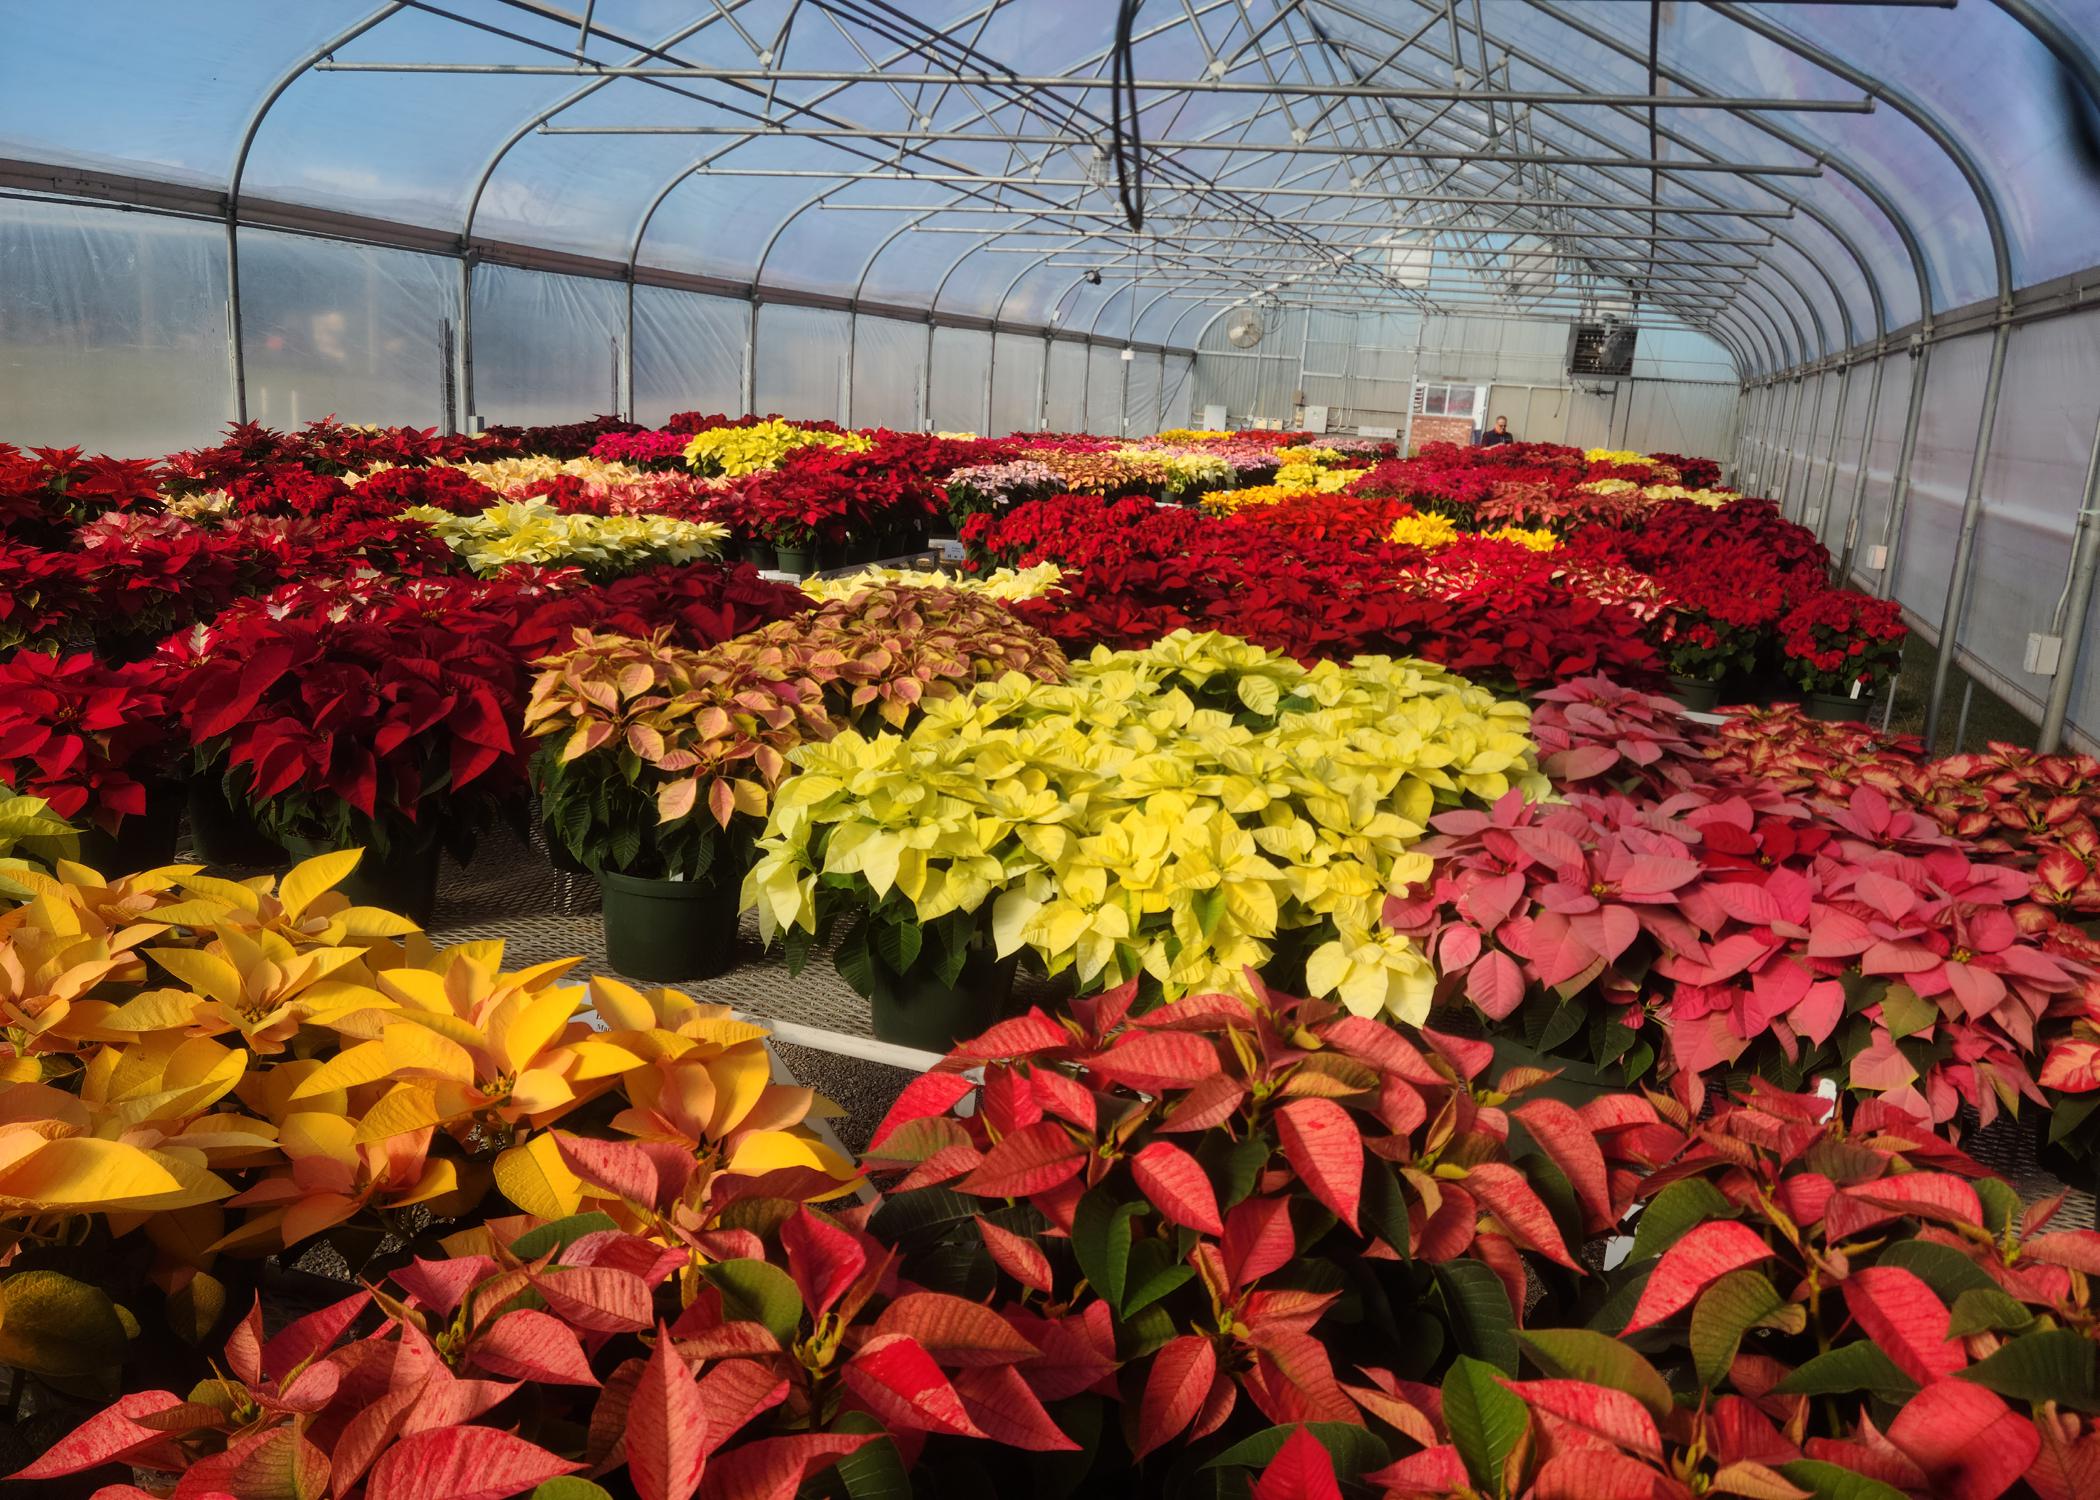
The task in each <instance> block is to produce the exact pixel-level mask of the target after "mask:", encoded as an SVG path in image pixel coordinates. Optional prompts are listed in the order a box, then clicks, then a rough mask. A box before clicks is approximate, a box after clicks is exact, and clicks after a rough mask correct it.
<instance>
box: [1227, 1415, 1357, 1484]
mask: <svg viewBox="0 0 2100 1500" xmlns="http://www.w3.org/2000/svg"><path fill="white" fill-rule="evenodd" d="M1298 1427H1299V1424H1298V1423H1296V1422H1290V1423H1286V1424H1284V1425H1283V1426H1281V1427H1267V1428H1264V1429H1262V1430H1261V1431H1260V1432H1257V1433H1255V1434H1254V1435H1253V1436H1252V1437H1244V1438H1241V1439H1240V1440H1239V1441H1238V1442H1236V1443H1234V1444H1233V1445H1232V1446H1231V1447H1230V1448H1227V1449H1226V1450H1225V1451H1224V1452H1223V1453H1220V1454H1219V1455H1218V1456H1217V1457H1216V1458H1213V1459H1211V1460H1209V1461H1208V1462H1207V1463H1205V1464H1204V1465H1203V1467H1204V1468H1206V1469H1235V1468H1236V1469H1264V1468H1267V1467H1268V1465H1269V1461H1270V1460H1271V1459H1273V1458H1275V1457H1276V1455H1277V1454H1278V1453H1280V1452H1282V1451H1283V1445H1284V1442H1285V1441H1286V1440H1287V1439H1288V1438H1289V1437H1290V1435H1291V1434H1292V1433H1294V1432H1296V1431H1297V1430H1298ZM1304 1427H1305V1430H1306V1431H1307V1432H1309V1433H1311V1434H1312V1435H1313V1436H1314V1437H1315V1438H1317V1439H1319V1441H1320V1446H1321V1447H1323V1448H1325V1449H1326V1450H1327V1456H1328V1457H1329V1458H1331V1459H1333V1460H1334V1469H1335V1477H1337V1478H1338V1479H1340V1480H1341V1481H1342V1482H1343V1483H1344V1484H1347V1483H1349V1482H1351V1481H1352V1480H1354V1479H1356V1478H1357V1477H1358V1476H1360V1475H1363V1474H1368V1473H1370V1472H1371V1471H1372V1470H1373V1469H1382V1468H1384V1467H1385V1466H1386V1465H1387V1464H1389V1463H1391V1462H1392V1454H1391V1451H1390V1450H1389V1449H1387V1447H1386V1446H1385V1444H1384V1443H1383V1442H1381V1441H1380V1440H1379V1439H1378V1438H1377V1437H1376V1436H1375V1435H1373V1434H1372V1433H1371V1432H1370V1431H1369V1430H1367V1429H1365V1428H1362V1427H1358V1426H1355V1425H1354V1424H1352V1423H1349V1422H1307V1423H1305V1424H1304Z"/></svg>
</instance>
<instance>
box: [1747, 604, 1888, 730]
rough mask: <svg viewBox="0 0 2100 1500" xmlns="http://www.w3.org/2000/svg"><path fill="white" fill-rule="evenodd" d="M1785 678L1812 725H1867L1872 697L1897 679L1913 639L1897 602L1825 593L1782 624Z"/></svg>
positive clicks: (1799, 605) (1798, 608) (1797, 609)
mask: <svg viewBox="0 0 2100 1500" xmlns="http://www.w3.org/2000/svg"><path fill="white" fill-rule="evenodd" d="M1779 630H1780V649H1781V651H1782V653H1783V655H1784V661H1785V668H1786V675H1787V677H1788V678H1789V679H1790V680H1792V681H1793V682H1794V684H1795V685H1796V686H1798V687H1799V688H1800V689H1801V691H1802V693H1803V694H1804V695H1805V697H1804V703H1803V707H1804V708H1805V709H1806V711H1807V713H1808V716H1809V717H1810V718H1811V719H1826V720H1849V721H1852V722H1857V723H1863V722H1864V721H1865V720H1866V717H1867V709H1868V707H1869V706H1870V705H1871V704H1872V703H1873V701H1874V691H1875V689H1876V688H1878V687H1880V686H1881V684H1882V683H1884V682H1886V681H1888V680H1889V679H1890V678H1891V677H1894V676H1895V675H1896V670H1897V668H1898V667H1899V666H1901V665H1902V662H1903V638H1904V637H1905V636H1906V635H1908V634H1909V633H1910V631H1909V628H1908V627H1907V626H1905V625H1904V623H1903V611H1902V610H1901V608H1899V607H1898V605H1897V604H1896V602H1895V601H1894V600H1893V599H1876V598H1874V597H1872V596H1871V595H1867V594H1862V593H1859V592H1858V591H1857V590H1854V589H1822V590H1819V591H1818V592H1816V593H1813V594H1811V595H1809V597H1808V598H1806V599H1804V600H1802V601H1801V602H1800V603H1799V604H1797V605H1795V606H1794V608H1793V609H1792V610H1791V611H1789V612H1788V614H1787V615H1786V616H1785V618H1784V619H1782V620H1781V621H1780V623H1779Z"/></svg>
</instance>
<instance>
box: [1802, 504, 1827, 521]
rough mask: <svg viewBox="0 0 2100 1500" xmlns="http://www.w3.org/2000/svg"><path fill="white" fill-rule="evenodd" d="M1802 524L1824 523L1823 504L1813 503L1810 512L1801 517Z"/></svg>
mask: <svg viewBox="0 0 2100 1500" xmlns="http://www.w3.org/2000/svg"><path fill="white" fill-rule="evenodd" d="M1801 524H1802V525H1803V526H1820V525H1822V524H1823V507H1822V506H1820V505H1811V506H1810V507H1809V508H1808V513H1807V514H1806V515H1804V516H1802V518H1801Z"/></svg>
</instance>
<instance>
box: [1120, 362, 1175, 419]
mask: <svg viewBox="0 0 2100 1500" xmlns="http://www.w3.org/2000/svg"><path fill="white" fill-rule="evenodd" d="M1159 362H1160V357H1159V356H1158V355H1157V354H1153V353H1149V352H1140V353H1139V354H1138V355H1137V356H1136V357H1135V358H1134V359H1132V360H1131V361H1130V364H1129V367H1128V368H1129V371H1130V388H1129V395H1128V396H1127V397H1126V398H1125V401H1124V414H1123V415H1124V427H1123V430H1124V431H1125V432H1127V433H1129V434H1130V435H1131V436H1132V437H1146V436H1149V435H1150V434H1152V433H1155V432H1157V431H1159V430H1160V428H1161V427H1162V426H1163V425H1165V424H1163V423H1162V422H1161V421H1160V420H1159V391H1160V369H1159Z"/></svg>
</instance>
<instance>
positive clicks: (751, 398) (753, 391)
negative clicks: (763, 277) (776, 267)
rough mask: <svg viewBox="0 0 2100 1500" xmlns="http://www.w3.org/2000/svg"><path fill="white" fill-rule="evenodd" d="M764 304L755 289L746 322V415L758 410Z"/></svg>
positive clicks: (744, 391) (744, 383)
mask: <svg viewBox="0 0 2100 1500" xmlns="http://www.w3.org/2000/svg"><path fill="white" fill-rule="evenodd" d="M762 306H764V304H763V303H762V302H760V301H759V298H758V294H757V292H756V291H755V290H754V291H753V293H752V296H751V316H750V318H749V319H747V320H746V321H745V323H744V379H743V387H744V390H743V396H744V412H743V414H744V415H745V416H752V415H754V414H756V412H757V410H758V310H759V308H760V307H762Z"/></svg>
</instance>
